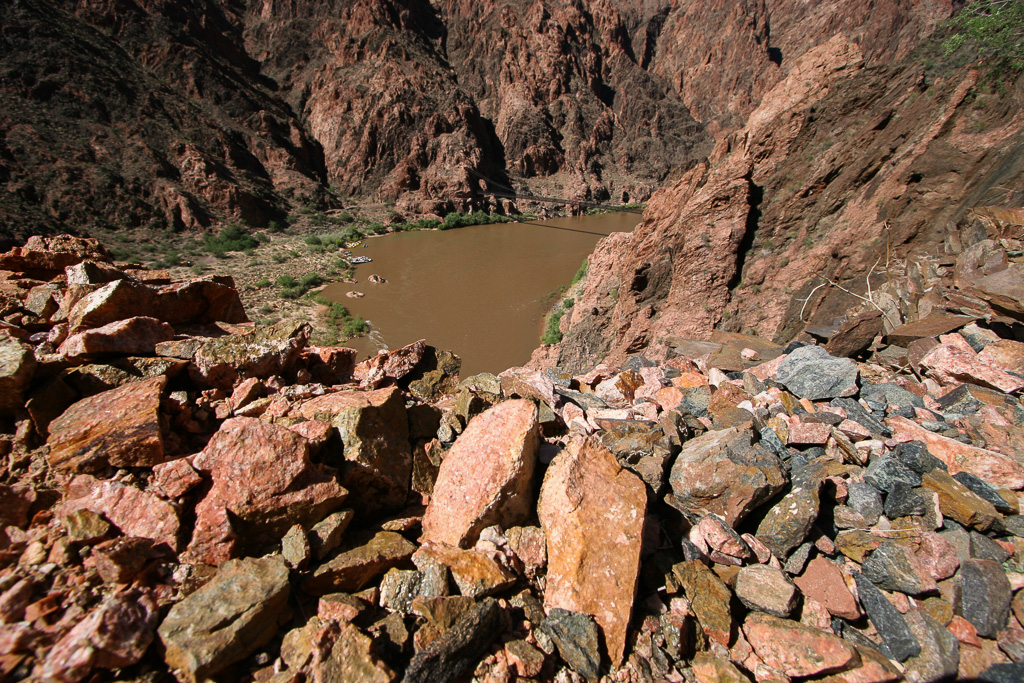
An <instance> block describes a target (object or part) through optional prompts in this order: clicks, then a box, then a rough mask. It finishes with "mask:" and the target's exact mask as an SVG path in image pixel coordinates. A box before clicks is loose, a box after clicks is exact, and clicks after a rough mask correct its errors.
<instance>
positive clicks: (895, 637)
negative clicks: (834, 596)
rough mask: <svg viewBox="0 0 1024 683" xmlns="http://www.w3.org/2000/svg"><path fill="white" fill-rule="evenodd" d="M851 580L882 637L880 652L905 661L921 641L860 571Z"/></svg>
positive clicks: (914, 653) (919, 646) (914, 654)
mask: <svg viewBox="0 0 1024 683" xmlns="http://www.w3.org/2000/svg"><path fill="white" fill-rule="evenodd" d="M854 581H855V582H856V584H857V595H858V596H859V597H860V604H861V605H862V606H863V607H864V611H866V612H867V613H868V618H869V619H870V620H871V623H872V624H873V625H874V627H875V630H876V631H878V635H879V636H881V637H882V647H883V652H882V654H884V655H885V656H886V657H889V658H890V659H895V660H896V661H898V662H904V661H906V660H907V659H908V658H910V657H914V656H916V655H918V654H920V653H921V644H920V643H918V641H917V638H915V637H914V634H913V633H912V632H911V630H910V627H909V626H907V622H906V620H904V618H903V615H902V614H900V613H899V611H898V610H897V609H896V608H895V607H893V605H892V603H891V602H889V601H888V600H887V599H886V597H885V596H884V595H882V592H881V591H880V590H878V588H876V587H875V584H873V583H871V581H869V580H868V578H867V577H866V576H864V575H863V574H856V575H854Z"/></svg>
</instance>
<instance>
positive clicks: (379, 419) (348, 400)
mask: <svg viewBox="0 0 1024 683" xmlns="http://www.w3.org/2000/svg"><path fill="white" fill-rule="evenodd" d="M293 414H297V415H299V416H301V417H304V418H306V419H308V420H320V421H321V422H326V423H329V424H331V425H333V426H334V427H335V429H337V430H338V434H339V435H340V436H341V441H342V444H343V449H342V451H341V453H324V454H323V455H322V457H323V458H324V461H325V462H326V463H327V464H329V465H332V466H334V467H337V468H338V469H339V470H340V471H341V483H342V484H343V485H344V486H345V487H346V488H347V489H348V490H349V492H350V498H349V505H351V506H352V507H354V508H355V509H356V510H357V511H362V512H366V513H377V512H382V511H393V510H399V509H401V508H402V507H403V506H404V505H405V500H406V497H407V496H408V495H409V488H410V485H411V482H412V450H411V449H410V447H409V419H408V416H407V415H406V410H405V400H404V399H403V398H402V392H401V391H400V390H399V389H398V388H397V387H388V388H385V389H377V390H375V391H339V392H337V393H333V394H327V395H325V396H320V397H317V398H314V399H311V400H309V401H305V402H304V403H302V404H300V405H298V406H296V407H295V408H294V409H293Z"/></svg>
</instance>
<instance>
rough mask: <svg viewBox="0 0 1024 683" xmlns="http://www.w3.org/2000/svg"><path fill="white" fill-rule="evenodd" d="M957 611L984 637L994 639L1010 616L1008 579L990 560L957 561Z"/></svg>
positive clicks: (996, 564)
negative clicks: (958, 563) (958, 565)
mask: <svg viewBox="0 0 1024 683" xmlns="http://www.w3.org/2000/svg"><path fill="white" fill-rule="evenodd" d="M960 586H961V598H960V612H961V613H962V615H963V617H964V618H965V619H967V621H969V622H971V623H972V624H974V627H975V628H976V629H978V635H980V636H982V637H983V638H995V637H996V636H997V635H998V633H999V632H1000V631H1001V630H1003V628H1005V626H1006V620H1007V619H1008V618H1009V615H1010V600H1011V598H1012V594H1011V592H1010V582H1009V580H1007V578H1006V574H1005V573H1004V572H1003V568H1002V567H1001V566H1000V565H999V564H998V563H997V562H994V561H992V560H977V559H970V560H965V561H963V562H961V563H960Z"/></svg>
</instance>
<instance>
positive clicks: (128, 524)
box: [61, 474, 181, 550]
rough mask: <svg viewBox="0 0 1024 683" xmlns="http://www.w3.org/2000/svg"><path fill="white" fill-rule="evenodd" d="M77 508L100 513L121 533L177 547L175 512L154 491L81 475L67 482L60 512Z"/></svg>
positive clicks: (67, 513) (177, 526) (74, 510)
mask: <svg viewBox="0 0 1024 683" xmlns="http://www.w3.org/2000/svg"><path fill="white" fill-rule="evenodd" d="M79 510H89V511H90V512H95V513H96V514H98V515H103V516H104V517H106V518H107V519H108V520H109V521H110V523H111V524H113V525H114V526H116V527H117V528H118V529H120V530H121V532H122V533H123V534H124V535H125V536H138V537H141V538H148V539H150V540H152V541H153V542H155V543H166V544H167V545H168V546H169V547H170V548H171V549H172V550H178V548H179V538H178V531H179V529H180V527H181V524H180V522H179V520H178V511H177V509H176V508H175V507H174V506H173V505H171V504H170V503H168V502H167V501H166V500H163V499H162V498H160V497H158V496H157V495H156V494H153V493H150V492H148V491H143V490H141V489H137V488H135V487H134V486H128V485H127V484H122V483H120V482H116V481H103V480H101V479H96V478H95V477H91V476H89V475H87V474H83V475H80V476H77V477H75V478H74V479H72V480H71V483H70V484H68V487H67V491H66V492H65V496H64V504H63V505H62V506H61V514H62V515H63V516H65V517H67V516H68V515H70V514H71V513H73V512H77V511H79Z"/></svg>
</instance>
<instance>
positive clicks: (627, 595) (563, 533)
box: [537, 438, 647, 665]
mask: <svg viewBox="0 0 1024 683" xmlns="http://www.w3.org/2000/svg"><path fill="white" fill-rule="evenodd" d="M646 510H647V490H646V487H645V486H644V484H643V482H642V481H641V480H640V479H639V478H638V477H636V475H634V474H632V473H630V472H629V471H627V470H623V469H621V468H620V467H619V464H618V463H617V462H616V460H615V457H614V456H613V455H612V454H611V453H610V452H609V451H608V450H607V449H605V448H604V447H603V446H602V445H601V444H600V442H599V441H597V440H596V439H593V438H590V439H586V440H584V441H583V442H582V443H580V442H575V443H574V444H571V445H570V446H569V447H568V448H566V449H565V450H564V451H562V452H561V453H560V454H559V455H558V456H556V458H555V459H554V460H553V461H552V462H551V465H550V466H549V467H548V470H547V473H546V474H545V476H544V484H543V486H542V488H541V494H540V502H539V504H538V507H537V514H538V517H539V518H540V523H541V527H542V528H543V529H544V533H545V536H546V539H547V552H548V570H547V589H546V592H545V596H544V604H545V607H547V608H548V609H551V608H556V607H560V608H563V609H568V610H571V611H574V612H584V613H587V614H592V615H593V616H594V619H595V620H596V621H597V623H598V624H599V625H600V626H601V629H602V631H603V633H604V638H605V644H606V646H607V649H608V655H609V657H610V658H611V660H612V662H613V664H615V665H618V664H619V662H620V661H621V659H622V655H623V651H624V650H625V645H626V629H627V627H628V625H629V619H630V615H631V613H632V609H633V597H634V593H635V591H636V583H637V577H638V575H639V569H640V547H641V540H642V536H643V528H644V521H645V516H646Z"/></svg>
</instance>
